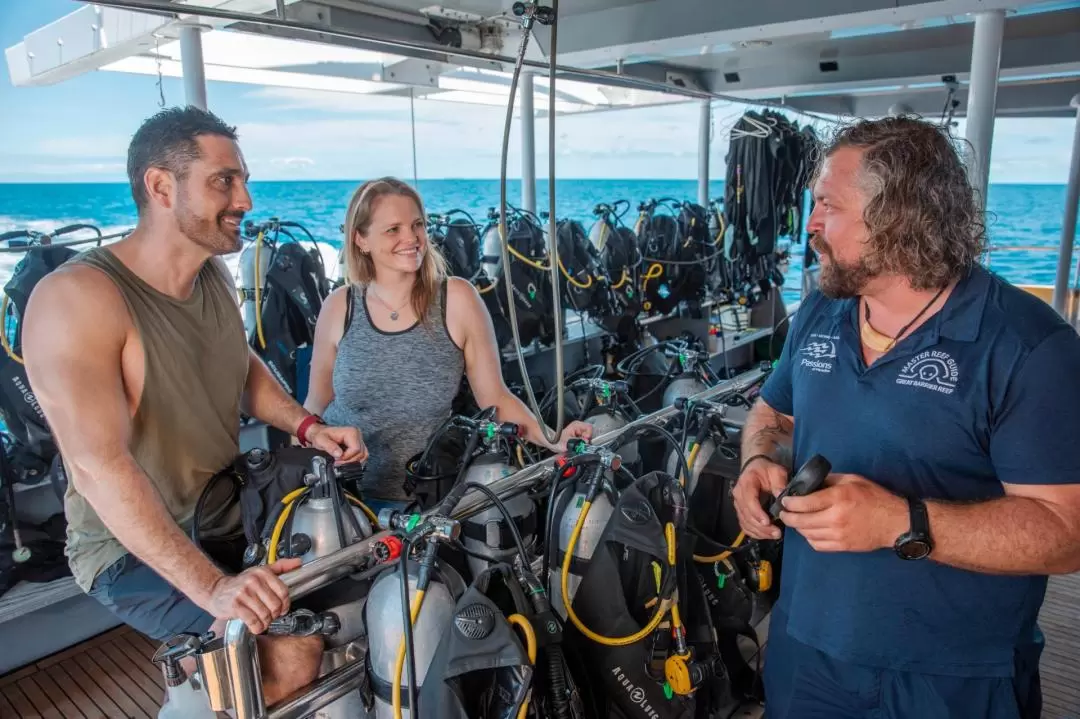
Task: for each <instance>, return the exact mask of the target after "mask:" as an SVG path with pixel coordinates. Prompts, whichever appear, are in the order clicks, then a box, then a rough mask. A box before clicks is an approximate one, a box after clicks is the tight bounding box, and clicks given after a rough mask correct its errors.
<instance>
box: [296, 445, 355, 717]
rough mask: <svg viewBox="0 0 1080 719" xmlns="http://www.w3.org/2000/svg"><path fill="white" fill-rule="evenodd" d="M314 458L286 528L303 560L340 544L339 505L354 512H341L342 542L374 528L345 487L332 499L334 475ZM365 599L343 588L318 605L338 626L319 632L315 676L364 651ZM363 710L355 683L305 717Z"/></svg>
mask: <svg viewBox="0 0 1080 719" xmlns="http://www.w3.org/2000/svg"><path fill="white" fill-rule="evenodd" d="M320 460H321V458H320ZM315 464H316V466H314V467H313V470H314V471H313V475H314V477H315V482H314V484H312V488H311V490H310V493H309V495H308V496H307V497H306V498H305V499H304V501H303V502H302V503H301V504H300V505H299V506H298V507H297V508H296V509H294V510H293V511H294V512H295V515H294V516H293V518H292V526H291V530H290V540H289V541H290V546H292V547H297V546H298V545H299V546H306V547H308V549H307V551H306V552H304V553H303V554H302V555H300V559H301V562H302V563H303V564H307V563H308V562H311V561H314V560H316V559H319V558H320V557H325V556H327V555H329V554H333V553H334V552H336V551H338V550H339V549H341V548H342V546H343V545H342V543H341V537H340V536H339V534H338V521H337V520H338V516H337V512H338V511H340V512H342V513H344V512H352V513H353V516H354V517H355V518H356V524H355V526H354V525H353V523H352V522H350V521H348V518H347V517H342V522H341V530H342V534H343V535H344V538H345V545H349V544H353V543H354V542H357V541H360V540H362V539H366V538H367V537H370V536H371V535H372V533H373V528H372V526H371V521H370V520H369V519H368V517H367V515H366V514H365V513H364V512H363V511H362V510H361V509H360V508H359V507H356V506H354V505H352V503H350V502H348V501H347V499H346V498H345V496H344V492H340V490H338V491H339V492H340V493H339V495H338V498H337V500H335V499H334V498H333V497H332V496H331V492H332V491H334V489H335V488H334V486H333V484H332V483H336V482H338V481H339V480H338V479H337V478H336V475H335V473H334V472H333V471H332V470H330V468H329V467H327V466H326V463H325V461H324V460H323V461H321V462H316V463H315ZM309 481H310V477H309ZM336 505H337V506H336ZM346 505H347V506H346ZM339 507H340V508H339ZM357 530H359V533H358V532H357ZM341 581H342V582H347V581H349V580H348V579H343V580H341ZM365 603H366V598H365V597H363V596H360V597H352V596H349V593H348V592H344V593H343V597H342V600H340V603H336V602H335V603H331V604H330V605H329V606H325V607H320V610H326V611H330V612H332V613H333V614H334V615H335V616H336V617H337V620H338V622H339V628H338V630H337V631H336V632H334V634H332V635H330V636H327V637H325V638H324V650H323V657H322V663H321V666H320V669H319V675H320V676H324V675H326V674H328V673H330V672H331V671H333V670H334V669H337V668H339V667H341V666H344V665H345V664H347V663H349V662H350V661H354V660H355V659H357V658H358V657H361V656H362V655H363V651H364V647H363V643H364V635H365V626H364V605H365ZM367 716H368V713H367V708H366V703H365V701H364V698H363V695H362V694H361V691H360V690H359V689H355V690H353V691H351V692H349V693H348V694H346V695H345V696H343V697H341V698H340V699H337V700H335V701H333V702H331V703H330V704H328V705H327V706H325V707H323V708H322V709H319V710H318V711H316V712H315V713H314V714H312V715H311V716H310V719H359V718H363V717H367Z"/></svg>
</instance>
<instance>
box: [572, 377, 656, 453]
mask: <svg viewBox="0 0 1080 719" xmlns="http://www.w3.org/2000/svg"><path fill="white" fill-rule="evenodd" d="M568 389H569V390H570V391H572V392H574V393H575V394H579V393H581V392H582V390H584V391H585V393H586V394H585V401H584V403H583V405H582V412H581V420H582V421H583V422H585V423H586V424H591V425H592V426H593V436H594V437H599V436H601V435H605V434H608V433H609V432H615V431H617V430H620V429H622V428H623V427H625V426H626V425H628V424H630V423H631V422H632V421H634V420H635V419H637V417H639V416H640V415H641V412H640V411H639V410H638V408H637V405H636V404H634V400H632V399H631V398H630V385H629V384H627V383H626V382H623V381H621V380H619V381H615V382H611V381H608V380H604V379H580V380H577V381H576V382H574V383H572V384H571V385H570V387H568ZM619 455H620V456H621V457H622V463H623V465H625V466H634V465H636V464H637V462H638V460H639V459H640V455H639V454H638V446H637V440H636V439H635V440H631V441H630V442H628V443H626V444H624V445H621V446H620V447H619Z"/></svg>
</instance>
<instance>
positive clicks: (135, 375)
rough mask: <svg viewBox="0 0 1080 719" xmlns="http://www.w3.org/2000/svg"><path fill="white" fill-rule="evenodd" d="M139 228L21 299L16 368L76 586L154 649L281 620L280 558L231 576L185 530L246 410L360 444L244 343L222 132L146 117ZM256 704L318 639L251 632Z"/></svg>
mask: <svg viewBox="0 0 1080 719" xmlns="http://www.w3.org/2000/svg"><path fill="white" fill-rule="evenodd" d="M128 176H129V179H130V182H131V190H132V195H133V197H134V200H135V204H136V206H137V207H138V211H139V221H138V224H137V226H136V228H135V230H134V231H133V232H132V233H131V235H129V236H128V237H126V238H125V239H123V240H121V241H119V242H117V243H115V244H113V245H110V246H108V247H103V248H96V249H93V250H90V251H88V252H86V253H84V254H82V255H80V256H79V257H77V258H76V259H74V260H72V261H71V262H69V263H68V264H67V265H65V266H64V267H61V268H60V269H58V270H56V271H55V272H53V273H52V274H51V275H49V276H48V277H46V278H45V279H44V280H42V282H41V283H40V284H39V285H38V286H37V288H36V289H35V291H34V293H33V295H32V296H31V298H30V301H29V304H28V307H27V311H26V321H25V327H26V330H25V333H24V335H23V349H24V354H25V362H26V369H27V374H28V375H29V379H30V383H31V385H32V386H33V388H34V392H35V394H36V396H37V398H38V401H39V402H40V403H41V407H42V408H43V410H44V412H45V415H46V417H47V419H48V422H49V426H50V428H51V430H52V432H53V434H54V436H55V438H56V440H57V444H58V445H59V448H60V452H61V455H62V457H63V459H64V464H65V467H66V468H67V471H68V476H69V477H70V483H69V487H68V490H67V496H66V497H65V512H66V515H67V520H68V543H67V555H68V561H69V564H70V566H71V570H72V574H73V575H74V577H75V581H76V582H77V583H78V584H79V586H80V587H81V588H82V589H83V590H84V591H86V592H88V593H89V594H90V595H91V596H93V597H94V598H95V599H97V600H98V601H99V602H101V603H102V604H103V605H104V606H106V607H107V608H108V609H110V610H111V611H112V612H113V613H114V614H116V615H117V616H118V617H119V618H120V619H121V620H123V621H124V622H126V623H127V624H129V625H131V626H133V627H134V628H136V629H138V630H139V631H141V632H143V633H145V634H147V635H149V636H150V637H152V638H154V639H157V640H164V639H167V638H168V637H170V636H172V635H174V634H178V633H180V632H197V633H202V632H205V631H207V630H209V629H211V628H213V629H215V630H216V631H217V632H218V635H219V636H220V635H221V633H222V629H223V628H224V624H225V621H226V620H228V619H231V618H239V619H242V620H243V621H244V622H245V623H246V624H247V626H248V627H249V628H250V630H251V631H252V633H254V634H260V633H261V632H263V631H265V630H266V628H267V627H268V625H269V623H270V621H271V620H272V619H274V618H275V617H278V616H280V615H282V614H284V613H285V612H286V611H288V607H289V593H288V589H287V588H286V586H285V584H284V582H282V580H281V579H280V578H279V576H278V575H280V574H282V573H283V572H287V571H290V570H293V569H295V568H297V567H298V566H299V565H300V560H299V559H286V560H282V561H279V562H276V563H275V564H272V565H270V566H268V567H256V568H252V569H248V570H247V571H245V572H242V573H240V574H238V575H235V576H233V575H231V574H229V573H228V572H227V571H224V570H223V569H222V568H220V567H219V566H218V565H217V564H215V563H214V562H213V561H212V560H211V559H209V558H208V557H207V556H206V555H205V554H203V553H202V552H201V551H199V549H198V548H197V547H196V546H195V545H194V544H193V543H192V542H191V540H190V539H189V538H188V535H187V533H186V532H185V527H187V526H189V525H190V522H191V519H192V514H193V510H194V506H195V502H196V500H197V499H198V497H199V494H200V493H201V492H202V490H203V488H204V487H205V486H206V483H207V481H208V480H209V479H210V477H212V476H213V475H214V474H215V473H217V472H218V471H220V470H221V469H223V468H224V467H225V466H226V465H228V464H229V463H230V462H231V461H232V460H233V459H234V458H235V457H236V455H237V454H238V452H239V429H240V413H241V411H243V412H244V413H246V414H248V415H249V416H253V417H255V418H257V419H259V420H262V421H263V422H266V423H267V424H269V425H272V426H274V427H277V428H279V429H281V430H283V431H285V432H288V433H290V434H292V435H296V436H297V437H299V438H300V439H301V441H306V442H308V443H310V444H312V445H313V446H316V447H318V448H320V449H323V450H325V451H327V452H329V453H330V454H331V455H333V456H334V457H336V458H337V460H338V461H342V462H349V461H361V460H363V459H365V458H366V456H367V450H366V449H365V448H364V445H363V443H362V441H361V438H360V433H359V432H358V431H357V430H356V429H353V428H340V427H328V426H326V425H324V424H322V422H321V421H320V420H318V418H316V417H314V416H313V415H309V413H308V412H306V411H305V410H304V409H303V408H302V407H301V406H300V405H299V404H297V403H296V402H295V401H294V400H293V399H292V397H290V396H289V395H288V394H287V393H286V392H285V390H284V389H283V388H282V387H281V385H280V384H279V383H278V382H277V380H276V379H275V378H274V377H273V376H272V375H271V374H270V372H269V371H268V370H267V368H266V366H265V365H264V364H263V363H262V361H261V360H260V359H259V358H258V357H257V356H256V355H255V353H254V352H253V351H252V350H251V349H250V348H249V347H248V345H247V342H246V339H245V336H244V326H243V322H242V319H241V316H240V311H239V306H238V302H237V297H236V291H235V288H234V286H233V282H232V279H231V278H230V277H229V274H228V270H227V269H226V268H225V264H224V262H223V261H222V260H221V259H220V257H219V256H220V255H225V254H230V253H233V252H236V251H238V250H239V249H240V247H241V236H240V226H241V220H242V219H243V217H244V213H245V212H247V211H249V210H250V209H251V197H250V196H249V194H248V191H247V181H248V172H247V168H246V166H245V163H244V159H243V156H242V154H241V152H240V148H239V147H238V145H237V142H236V133H235V130H234V129H233V128H231V127H228V126H227V125H225V124H224V123H222V122H221V120H219V119H218V118H217V117H215V116H214V115H212V114H210V113H207V112H204V111H201V110H197V109H195V108H192V107H188V108H185V109H172V110H165V111H162V112H161V113H159V114H158V115H155V116H154V117H152V118H150V119H149V120H147V121H146V122H145V123H144V124H143V125H142V127H141V128H139V130H138V131H137V132H136V133H135V136H134V137H133V139H132V142H131V146H130V148H129V150H128ZM258 645H259V653H260V660H261V661H260V664H261V666H262V670H263V675H264V677H263V681H264V688H265V693H266V701H267V703H269V704H272V703H274V702H276V701H278V700H280V699H281V698H282V697H284V696H286V695H287V694H289V693H291V692H292V691H295V690H296V689H298V688H300V687H303V686H305V685H307V684H309V683H310V682H311V681H312V680H313V679H314V678H315V677H316V676H317V673H318V669H319V662H320V659H321V650H322V643H321V640H320V639H319V638H317V637H298V638H293V637H259V640H258Z"/></svg>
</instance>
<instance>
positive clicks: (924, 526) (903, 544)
mask: <svg viewBox="0 0 1080 719" xmlns="http://www.w3.org/2000/svg"><path fill="white" fill-rule="evenodd" d="M908 511H909V512H910V514H911V529H910V530H909V531H907V532H905V533H904V534H901V535H900V536H899V537H897V539H896V544H894V545H893V550H894V551H895V552H896V554H897V555H898V556H899V557H900V558H901V559H907V560H912V559H926V558H927V557H929V556H930V552H932V551H934V543H933V542H932V541H931V539H930V516H929V514H927V512H926V504H925V503H924V502H923V501H922V500H921V499H915V498H913V497H909V498H908Z"/></svg>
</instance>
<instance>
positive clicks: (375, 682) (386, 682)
mask: <svg viewBox="0 0 1080 719" xmlns="http://www.w3.org/2000/svg"><path fill="white" fill-rule="evenodd" d="M437 568H438V571H437V572H435V573H434V576H433V577H432V578H431V581H430V583H429V584H428V588H427V591H426V592H425V593H424V602H423V604H422V605H421V606H420V613H419V615H418V616H417V618H416V622H415V623H414V624H413V628H412V636H413V651H414V655H413V661H414V663H415V666H416V685H417V688H418V689H421V690H422V688H423V686H424V682H425V679H426V677H427V674H428V669H429V668H430V667H431V660H432V658H433V657H434V656H435V652H436V650H437V649H438V647H439V643H440V642H441V641H442V636H443V633H444V632H445V631H446V627H447V625H448V624H449V623H450V622H451V621H452V620H453V617H454V607H455V605H456V604H457V597H458V596H460V595H461V593H462V591H463V588H464V583H463V582H462V581H461V578H460V577H458V576H457V574H456V573H455V572H454V571H453V570H452V569H450V568H449V567H448V566H447V565H445V564H439V565H437ZM408 581H409V604H410V605H411V604H412V602H413V601H414V600H415V599H416V585H417V582H418V581H419V567H417V566H416V565H410V569H409V575H408ZM364 620H365V624H366V626H367V637H368V654H367V662H368V682H369V684H370V686H371V690H372V693H373V694H374V697H375V707H374V709H375V711H374V719H394V711H393V703H392V687H393V682H394V666H395V664H396V661H397V654H398V647H400V646H401V644H402V642H403V641H404V636H405V635H404V627H403V620H404V617H403V616H402V606H401V576H400V570H397V569H394V570H387V571H385V572H383V573H382V574H380V575H379V577H378V579H376V580H375V583H374V585H372V587H371V592H370V593H369V594H368V597H367V606H366V607H365V608H364ZM406 663H407V662H406ZM407 672H408V669H406V668H403V669H402V673H401V706H402V709H401V716H402V719H406V718H407V717H411V716H412V715H411V713H410V710H409V708H408V704H409V690H408V685H409V677H408V673H407Z"/></svg>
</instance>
